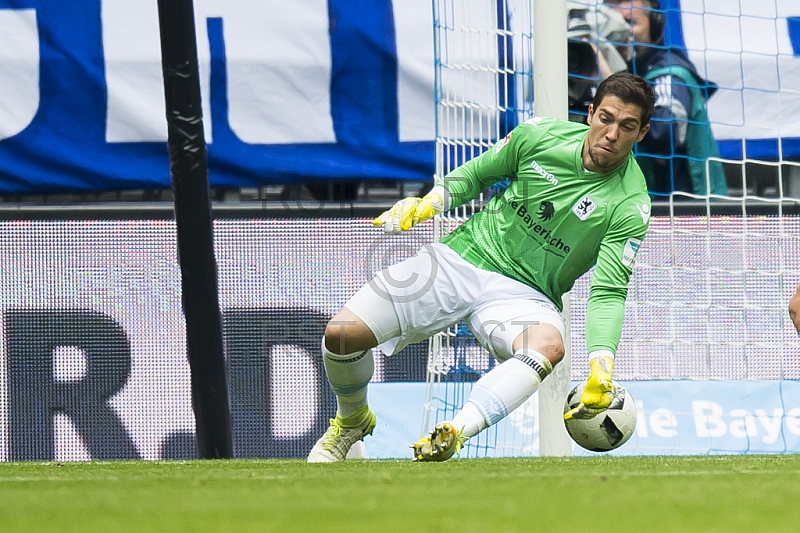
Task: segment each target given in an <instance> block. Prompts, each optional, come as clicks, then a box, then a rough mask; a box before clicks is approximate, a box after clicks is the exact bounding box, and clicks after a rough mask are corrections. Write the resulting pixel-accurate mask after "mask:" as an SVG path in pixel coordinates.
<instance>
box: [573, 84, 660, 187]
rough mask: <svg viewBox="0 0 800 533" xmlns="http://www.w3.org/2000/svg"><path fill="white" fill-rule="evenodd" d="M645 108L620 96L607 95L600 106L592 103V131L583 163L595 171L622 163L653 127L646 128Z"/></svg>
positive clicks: (608, 168) (589, 119) (590, 120)
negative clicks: (643, 110) (642, 108)
mask: <svg viewBox="0 0 800 533" xmlns="http://www.w3.org/2000/svg"><path fill="white" fill-rule="evenodd" d="M641 116H642V110H641V108H640V107H639V106H637V105H635V104H626V103H625V102H623V101H622V100H620V99H619V98H618V97H616V96H611V95H609V96H606V97H604V98H603V100H602V101H601V102H600V105H599V106H598V107H597V109H594V106H593V105H590V106H589V116H588V119H587V122H588V123H589V133H588V134H587V135H586V141H584V143H583V152H582V159H583V166H584V167H586V168H587V169H589V170H591V171H593V172H608V171H611V170H614V169H615V168H617V167H618V166H619V165H621V164H622V163H623V162H624V161H625V159H626V158H627V157H628V154H630V152H631V150H633V145H634V144H636V143H637V142H639V141H641V140H642V139H643V138H644V136H645V135H646V134H647V131H648V130H649V129H650V125H649V124H648V125H647V126H645V127H643V128H642V123H641Z"/></svg>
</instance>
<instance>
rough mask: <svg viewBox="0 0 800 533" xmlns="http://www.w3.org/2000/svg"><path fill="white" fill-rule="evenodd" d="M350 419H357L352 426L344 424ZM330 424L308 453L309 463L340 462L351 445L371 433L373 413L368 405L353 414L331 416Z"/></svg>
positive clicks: (373, 421) (373, 426)
mask: <svg viewBox="0 0 800 533" xmlns="http://www.w3.org/2000/svg"><path fill="white" fill-rule="evenodd" d="M351 419H355V420H357V422H356V424H355V425H354V426H349V425H346V423H347V422H349V421H350V420H351ZM330 424H331V425H330V426H329V427H328V430H327V431H326V432H325V434H324V435H322V437H320V438H319V440H318V441H317V442H316V444H314V447H313V448H312V449H311V451H310V452H309V454H308V462H309V463H341V462H342V461H344V460H345V458H346V457H347V452H349V451H350V448H352V447H353V445H354V444H355V443H356V442H358V441H360V440H364V437H366V436H367V435H372V432H373V430H374V429H375V415H374V414H372V411H371V410H370V408H369V407H368V406H365V407H362V408H361V409H359V410H358V411H357V412H356V413H355V414H353V415H352V416H350V417H348V418H347V419H344V418H342V417H340V416H339V415H336V418H331V420H330Z"/></svg>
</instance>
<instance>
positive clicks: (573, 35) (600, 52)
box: [567, 1, 631, 122]
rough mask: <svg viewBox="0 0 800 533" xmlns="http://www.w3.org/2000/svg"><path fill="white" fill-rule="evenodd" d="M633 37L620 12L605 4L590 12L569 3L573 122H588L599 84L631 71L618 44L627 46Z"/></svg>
mask: <svg viewBox="0 0 800 533" xmlns="http://www.w3.org/2000/svg"><path fill="white" fill-rule="evenodd" d="M630 38H631V27H630V25H629V24H628V22H627V21H626V20H625V18H624V17H623V16H622V15H621V14H620V13H619V11H618V10H616V9H613V8H611V7H609V6H605V5H603V4H600V5H599V6H597V9H588V7H587V6H586V4H582V3H579V2H572V1H570V2H567V72H568V76H569V78H568V80H569V84H568V85H569V119H570V120H572V121H574V122H586V116H587V115H588V110H589V104H591V103H592V100H593V99H594V93H595V91H596V89H597V86H598V85H599V84H600V82H601V81H602V80H603V79H604V78H606V77H608V76H610V75H611V74H613V73H614V72H622V71H625V70H628V63H627V62H626V58H625V57H623V55H622V54H623V53H627V47H620V46H616V44H627V43H628V42H629V41H630ZM598 64H599V65H600V67H599V68H598ZM601 72H602V74H601Z"/></svg>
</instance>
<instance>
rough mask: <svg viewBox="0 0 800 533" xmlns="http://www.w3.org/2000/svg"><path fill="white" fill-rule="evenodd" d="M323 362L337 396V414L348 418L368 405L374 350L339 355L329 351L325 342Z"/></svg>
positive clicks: (323, 343)
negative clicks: (368, 386) (368, 388)
mask: <svg viewBox="0 0 800 533" xmlns="http://www.w3.org/2000/svg"><path fill="white" fill-rule="evenodd" d="M322 361H323V362H324V363H325V374H327V376H328V383H330V385H331V389H332V390H333V393H334V394H335V395H336V403H337V410H336V414H338V415H339V416H340V417H342V418H346V417H348V416H350V415H352V414H353V413H355V412H356V411H358V410H359V409H361V408H362V407H364V406H365V405H367V385H368V384H369V380H370V379H372V373H373V372H374V371H375V363H374V361H373V359H372V350H367V351H365V352H353V353H348V354H342V355H339V354H335V353H333V352H331V351H329V350H328V349H327V348H326V347H325V341H324V340H323V342H322Z"/></svg>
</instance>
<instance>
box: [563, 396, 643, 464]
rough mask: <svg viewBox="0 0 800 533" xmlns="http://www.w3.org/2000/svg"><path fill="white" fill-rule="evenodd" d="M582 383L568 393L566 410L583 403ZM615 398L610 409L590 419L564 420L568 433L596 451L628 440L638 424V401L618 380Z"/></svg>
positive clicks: (605, 449) (602, 450)
mask: <svg viewBox="0 0 800 533" xmlns="http://www.w3.org/2000/svg"><path fill="white" fill-rule="evenodd" d="M584 386H585V383H582V384H580V385H578V386H577V387H575V388H574V389H572V391H570V393H569V394H567V401H566V402H565V403H564V413H566V412H567V411H569V410H570V409H573V408H575V407H577V406H578V404H579V403H581V395H582V394H583V387H584ZM613 393H614V399H613V400H611V405H609V406H608V409H607V410H605V411H603V412H602V413H600V414H599V415H596V416H594V417H593V418H589V419H586V420H580V419H577V418H572V419H570V420H564V425H565V426H566V427H567V433H569V436H570V437H572V440H574V441H575V442H576V443H577V444H578V445H579V446H581V447H582V448H586V449H587V450H589V451H592V452H607V451H609V450H613V449H615V448H619V447H620V446H622V445H623V444H625V443H626V442H627V441H628V439H629V438H631V435H633V430H634V429H635V428H636V403H635V402H634V401H633V397H632V396H631V395H630V393H629V392H628V391H627V390H626V389H625V387H623V386H622V385H620V384H618V383H614V389H613Z"/></svg>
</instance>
